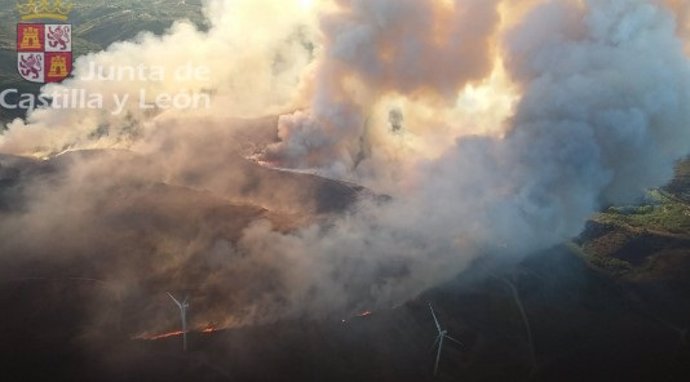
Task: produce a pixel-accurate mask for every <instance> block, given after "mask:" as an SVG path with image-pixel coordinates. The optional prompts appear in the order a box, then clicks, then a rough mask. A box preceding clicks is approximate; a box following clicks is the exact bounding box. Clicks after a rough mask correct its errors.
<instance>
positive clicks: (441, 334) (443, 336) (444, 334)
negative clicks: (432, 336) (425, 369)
mask: <svg viewBox="0 0 690 382" xmlns="http://www.w3.org/2000/svg"><path fill="white" fill-rule="evenodd" d="M429 310H431V316H432V317H434V323H435V324H436V329H437V330H438V335H437V336H436V341H434V345H433V346H436V345H438V351H437V352H436V363H434V376H436V375H438V364H439V362H440V361H441V351H443V341H444V340H449V341H453V342H455V343H456V344H458V345H460V346H463V347H464V346H465V345H463V343H462V342H460V341H458V340H456V339H455V338H453V337H451V336H449V335H448V330H446V329H442V328H441V324H440V323H439V322H438V318H437V317H436V313H435V312H434V308H433V307H432V306H431V303H429ZM432 349H433V347H432Z"/></svg>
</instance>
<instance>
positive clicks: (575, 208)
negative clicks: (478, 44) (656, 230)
mask: <svg viewBox="0 0 690 382" xmlns="http://www.w3.org/2000/svg"><path fill="white" fill-rule="evenodd" d="M676 27H677V26H676V24H675V22H674V18H673V16H672V14H670V13H669V12H667V10H666V9H664V8H661V7H659V6H657V5H655V4H654V3H652V2H649V1H643V0H636V1H627V0H604V1H588V2H577V1H572V2H571V1H557V2H548V3H546V4H544V5H540V6H538V7H537V8H535V10H534V11H533V12H531V13H530V14H529V15H528V16H527V17H526V18H525V19H524V20H523V21H522V22H521V23H519V24H518V26H517V27H516V28H515V29H513V30H511V31H509V32H508V33H507V34H506V36H505V39H504V44H503V52H504V53H503V59H504V61H505V63H506V66H507V69H508V72H509V73H510V75H511V76H512V78H513V79H514V80H515V81H516V83H517V85H518V86H519V87H520V88H521V91H522V97H521V100H520V102H519V104H518V105H517V108H516V112H515V115H514V116H513V117H512V118H511V119H510V121H509V132H508V133H507V134H506V136H505V137H503V138H493V137H465V138H460V139H459V140H458V142H457V144H456V145H455V147H454V148H453V149H451V150H449V151H448V152H446V153H445V154H444V155H443V156H442V157H441V158H440V159H439V160H437V161H431V162H427V163H425V164H420V166H419V170H418V173H416V174H414V175H412V177H413V179H414V181H413V183H414V187H413V189H412V191H411V192H409V193H406V194H404V195H401V196H400V197H399V198H398V199H397V200H395V201H393V202H392V203H391V204H390V205H388V206H384V207H380V208H377V209H375V212H374V213H372V212H368V213H360V214H359V215H355V216H354V217H351V218H350V219H349V220H347V221H346V222H345V223H341V225H336V227H335V228H334V229H332V230H331V231H328V232H327V233H325V234H324V235H323V236H319V235H316V236H313V237H311V238H310V239H309V240H301V241H298V242H299V243H300V250H299V251H301V252H304V253H309V254H310V255H309V256H314V257H313V258H318V254H322V253H329V254H332V255H333V257H332V258H329V260H328V261H326V264H328V263H329V262H334V263H338V260H337V259H348V258H349V259H350V260H349V263H351V264H353V263H354V264H358V265H357V268H356V269H357V270H359V271H358V272H356V271H355V270H351V275H350V277H349V278H346V281H343V280H339V279H332V280H323V279H319V278H315V279H314V280H312V281H313V282H317V285H320V287H319V288H317V289H318V290H324V291H325V290H333V289H336V290H337V292H334V295H337V296H341V297H343V296H351V295H353V294H354V293H355V292H354V289H356V288H352V285H362V284H364V285H366V284H367V282H366V280H367V278H368V277H373V280H379V281H380V280H385V282H384V286H381V285H379V284H374V285H377V286H379V287H380V288H378V289H372V290H369V291H368V292H369V293H370V294H371V295H370V297H374V299H375V300H379V302H381V301H388V300H389V299H390V300H393V301H395V300H397V299H404V298H406V297H409V296H412V295H414V294H415V293H418V292H420V291H421V290H422V289H423V288H424V287H428V286H430V285H433V284H434V283H435V282H438V281H440V280H443V279H444V278H447V277H451V276H452V275H453V274H456V273H457V272H459V271H461V270H462V268H463V267H464V266H465V265H466V263H467V261H468V259H470V258H472V257H473V256H476V255H478V253H477V251H478V250H482V251H483V252H494V253H503V254H506V255H512V256H515V255H520V256H522V255H525V254H528V253H531V252H533V251H537V250H541V249H545V248H548V247H550V246H553V245H557V244H559V243H562V242H563V241H566V240H569V239H570V238H572V237H573V236H575V235H577V234H578V233H579V232H580V231H581V230H582V227H583V226H584V223H585V221H586V220H587V219H588V217H589V216H590V215H591V214H592V213H594V212H595V211H597V210H598V209H600V208H601V207H603V206H605V205H607V204H609V203H625V202H631V201H634V200H635V198H637V197H639V196H641V195H642V194H643V193H644V191H645V190H647V189H648V188H650V187H656V186H661V185H663V184H665V183H666V182H668V181H669V180H670V179H671V177H672V175H673V167H674V164H675V162H676V161H677V160H679V159H681V158H683V157H684V156H686V155H687V154H688V152H690V109H689V108H688V107H687V105H688V104H690V93H689V92H690V66H689V62H688V58H687V57H686V56H685V54H684V51H683V43H682V41H681V40H680V39H679V38H678V36H677V34H676ZM374 67H376V66H375V65H374ZM345 120H348V119H345ZM312 127H314V126H312ZM317 128H318V126H317ZM324 131H325V132H326V134H328V133H329V132H330V130H329V129H325V130H318V131H317V132H316V133H315V134H316V135H317V136H321V134H324ZM335 136H336V137H341V136H340V135H338V133H335ZM346 142H347V140H346ZM318 150H319V149H318V148H317V154H318ZM309 154H310V153H309V152H307V153H305V155H304V157H305V158H311V157H310V155H309ZM262 236H263V235H262ZM249 237H251V235H250V236H249ZM302 239H305V237H302ZM272 240H275V241H277V242H280V241H281V239H280V238H273V239H272ZM305 243H308V244H305ZM309 243H311V244H309ZM324 243H330V245H328V246H327V247H324V245H325V244H324ZM333 243H337V244H333ZM310 246H314V247H316V248H310ZM343 248H346V250H345V249H343ZM262 249H265V248H263V247H262ZM339 249H341V250H339ZM340 251H345V252H347V253H340ZM353 257H354V258H356V259H359V260H358V261H355V260H352V258H353ZM361 263H366V264H368V265H367V266H362V265H361ZM317 264H318V262H317V263H313V262H310V263H309V265H308V268H309V269H314V267H317V268H318V267H319V266H318V265H317ZM338 264H339V266H338V267H336V268H334V269H330V270H328V266H325V269H324V272H323V273H321V274H342V273H347V271H348V269H349V268H348V266H347V265H343V264H341V263H338ZM391 264H394V266H393V268H395V267H398V268H399V269H403V270H404V271H400V272H398V273H395V272H392V273H389V274H388V276H386V277H382V276H381V274H386V269H389V270H390V268H389V266H391ZM296 269H299V267H297V268H296ZM372 269H374V270H375V271H373V272H371V273H370V274H368V275H366V276H363V275H365V273H364V272H362V270H372ZM298 273H300V274H302V273H301V272H298ZM376 275H378V276H376ZM360 277H361V278H360ZM353 279H356V280H358V281H359V282H357V283H355V282H352V280H353ZM312 281H307V283H309V282H312ZM372 282H373V281H372ZM320 283H325V285H321V284H320ZM348 286H349V287H348ZM348 288H349V289H348ZM293 290H299V288H295V289H293ZM365 294H366V293H365ZM326 295H328V294H326ZM377 297H383V298H381V299H378V298H377ZM343 300H344V299H342V300H338V299H335V300H333V301H343ZM310 301H316V300H315V299H311V300H310Z"/></svg>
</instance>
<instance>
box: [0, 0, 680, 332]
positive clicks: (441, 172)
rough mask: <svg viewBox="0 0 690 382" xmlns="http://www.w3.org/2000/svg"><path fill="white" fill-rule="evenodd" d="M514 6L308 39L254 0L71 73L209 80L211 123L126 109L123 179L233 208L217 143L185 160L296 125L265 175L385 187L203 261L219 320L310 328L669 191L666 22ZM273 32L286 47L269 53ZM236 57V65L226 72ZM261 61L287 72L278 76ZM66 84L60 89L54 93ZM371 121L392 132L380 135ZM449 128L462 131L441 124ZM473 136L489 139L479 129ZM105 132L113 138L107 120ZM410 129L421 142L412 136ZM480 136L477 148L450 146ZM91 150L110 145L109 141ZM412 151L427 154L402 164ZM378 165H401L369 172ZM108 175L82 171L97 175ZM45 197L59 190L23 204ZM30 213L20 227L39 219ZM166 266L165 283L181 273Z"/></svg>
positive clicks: (636, 5)
mask: <svg viewBox="0 0 690 382" xmlns="http://www.w3.org/2000/svg"><path fill="white" fill-rule="evenodd" d="M279 3H280V4H279ZM527 3H529V4H530V5H529V6H528V5H525V7H526V8H530V9H531V11H530V12H529V13H528V14H527V15H526V16H525V17H522V16H520V18H519V19H518V20H509V22H507V21H506V22H505V23H504V22H502V21H500V20H499V14H503V15H510V12H507V11H501V7H504V8H505V7H509V6H508V5H505V4H503V3H500V2H498V1H480V0H476V1H475V0H458V1H444V0H438V1H432V0H424V1H421V0H419V1H413V0H405V1H399V0H398V1H394V0H375V1H355V0H352V1H348V0H337V1H335V2H334V4H330V5H324V6H323V9H324V13H323V16H322V17H321V35H320V37H317V35H318V33H317V32H316V31H315V28H316V27H315V22H316V21H315V19H314V18H312V17H311V16H307V15H306V13H303V12H304V9H303V8H299V7H295V9H299V10H295V11H294V14H291V15H284V14H283V11H284V8H285V7H283V6H281V5H282V4H283V3H282V2H271V1H268V0H262V2H261V4H262V5H265V6H266V7H268V8H260V7H259V6H258V5H256V6H253V5H252V4H250V2H243V1H229V2H225V3H223V2H213V3H212V5H211V6H210V8H209V9H211V10H213V11H212V12H210V13H212V14H213V15H215V16H213V17H212V20H213V25H214V27H213V28H212V30H211V32H209V33H208V34H204V33H201V32H198V31H196V30H194V29H193V28H191V27H190V26H188V25H183V24H180V25H179V26H178V27H176V28H175V29H173V31H172V32H171V34H170V35H168V36H165V37H162V38H154V37H146V38H143V39H142V40H141V41H139V42H138V43H125V44H121V45H117V46H114V47H112V48H111V49H110V50H109V51H107V52H104V53H101V54H97V55H92V56H89V57H86V58H83V59H82V61H80V62H78V64H80V63H81V65H82V67H83V65H86V62H88V61H89V60H103V61H104V62H105V61H108V62H129V61H131V60H133V59H135V58H136V59H140V58H141V59H143V58H146V57H155V56H157V55H156V54H155V52H158V53H160V54H163V52H166V51H171V53H169V54H174V53H172V52H182V51H183V49H180V48H178V47H180V46H184V47H189V48H190V49H193V48H197V49H199V51H198V52H197V53H198V54H195V56H197V55H198V56H200V57H202V58H203V61H204V62H206V61H207V60H210V62H212V63H214V64H213V65H212V66H213V68H215V71H217V72H218V73H221V74H220V76H219V77H215V78H214V82H215V81H222V83H221V84H220V85H217V84H208V83H206V84H197V86H199V87H206V86H211V87H213V88H214V89H218V91H219V92H220V93H221V94H224V95H225V96H226V98H224V100H225V101H227V102H228V103H225V102H223V103H222V106H221V107H219V108H218V109H217V110H216V111H215V112H217V113H218V115H202V116H199V115H191V116H189V115H187V116H181V115H176V114H175V113H172V114H170V115H164V116H159V117H157V118H156V119H153V120H151V119H147V116H138V115H135V113H134V112H132V114H133V115H135V120H137V121H141V123H142V124H144V125H145V127H144V129H145V132H144V133H143V134H142V135H140V136H137V137H133V138H132V141H134V142H135V143H136V144H134V145H129V146H128V147H133V148H134V149H135V150H140V151H142V152H144V153H145V154H146V155H148V156H149V157H150V158H152V160H153V161H156V162H157V161H160V165H156V166H152V168H153V170H150V172H147V171H143V170H141V169H138V170H139V171H138V172H137V173H138V174H141V173H144V174H145V176H152V177H159V178H161V179H162V180H165V181H167V182H172V183H175V182H179V183H183V184H186V185H189V181H185V180H184V179H185V174H188V173H190V172H192V171H191V170H194V171H193V173H194V177H193V178H194V179H196V180H195V182H194V184H193V185H194V186H195V187H197V188H199V189H204V190H211V191H212V192H214V193H216V194H222V195H223V197H231V198H232V197H235V196H237V194H239V193H240V192H239V191H238V190H236V189H234V188H232V186H228V184H231V183H232V182H231V180H232V179H233V177H232V176H231V175H228V174H226V173H225V172H226V171H229V170H228V169H233V170H232V171H229V172H230V173H231V174H232V175H235V174H236V172H235V170H234V168H235V167H236V166H240V165H239V164H237V163H235V162H233V161H238V162H239V161H240V159H237V158H235V157H234V156H232V155H228V153H227V152H226V150H225V149H226V148H227V149H228V150H227V151H231V150H234V149H235V148H234V146H233V145H232V144H229V143H227V142H225V141H222V140H221V141H220V142H223V143H222V147H223V149H221V150H209V151H204V149H203V148H204V147H207V146H208V147H212V146H214V145H217V144H219V143H218V142H219V140H218V137H225V138H227V137H228V136H229V135H226V134H223V133H218V131H223V128H220V127H218V125H219V124H220V125H222V124H223V123H224V122H227V121H229V119H228V118H227V117H231V116H234V117H238V116H242V117H247V116H257V115H261V114H262V113H264V112H265V114H275V113H278V112H286V111H287V110H291V109H300V110H299V111H296V112H291V113H287V114H284V115H283V116H281V117H280V118H279V120H278V137H279V138H280V139H281V142H279V143H278V144H275V145H271V146H270V147H268V149H267V152H266V153H265V158H266V159H269V160H272V161H275V162H276V163H278V164H280V165H281V166H291V167H297V168H319V169H321V170H323V171H325V172H328V173H329V174H337V175H340V176H346V177H350V178H355V179H360V180H363V181H365V182H367V184H368V185H371V186H377V185H379V183H378V182H377V179H378V178H385V179H386V182H387V188H385V189H386V190H387V191H388V190H392V192H391V194H392V196H393V199H392V200H389V201H381V200H378V201H372V200H365V201H362V202H360V203H359V204H358V205H357V206H356V208H355V209H354V210H352V211H350V212H348V213H346V214H344V215H343V216H339V217H337V218H335V219H334V220H330V221H329V222H328V223H327V224H313V225H310V226H309V227H307V228H302V229H299V230H293V232H292V233H285V232H277V230H275V229H274V228H273V227H271V226H270V224H268V223H266V222H256V223H254V224H252V225H251V226H250V228H248V229H247V230H246V231H245V232H244V234H243V236H242V237H241V238H240V239H239V240H237V241H236V242H235V243H227V242H224V241H218V242H216V243H215V245H213V252H214V253H216V252H217V254H219V255H220V256H221V257H223V256H224V257H223V259H224V261H222V265H221V266H218V267H217V268H216V269H214V270H211V271H209V274H208V275H207V276H208V277H206V278H205V284H204V285H202V286H200V287H199V289H201V290H213V291H216V292H217V291H218V290H222V291H223V292H224V293H225V294H227V295H228V296H234V297H233V298H232V299H233V301H235V302H237V301H238V300H240V302H241V304H243V306H244V310H242V312H243V313H235V317H234V320H239V321H242V319H243V318H246V317H243V315H245V316H247V317H249V316H251V317H254V315H257V316H258V317H264V318H266V317H271V318H273V319H275V318H279V317H285V316H290V315H296V314H301V313H302V312H305V311H309V312H317V313H321V314H327V313H329V312H333V311H341V310H344V309H345V310H348V309H358V308H362V307H364V306H368V307H371V306H380V305H385V304H394V303H398V302H402V301H404V300H406V299H408V298H410V297H413V296H414V295H416V294H417V293H419V292H421V291H423V290H424V289H425V288H428V287H430V286H433V285H435V284H437V283H439V282H441V281H443V280H446V279H448V278H450V277H453V276H454V275H456V274H458V273H459V272H461V271H462V270H463V269H464V268H465V267H466V265H467V264H468V263H469V262H470V261H471V260H472V259H474V258H476V257H477V256H479V255H481V254H482V253H485V252H492V253H499V254H504V255H510V256H521V255H526V254H529V253H530V252H533V251H537V250H540V249H544V248H548V247H550V246H553V245H556V244H558V243H561V242H563V241H565V240H568V239H570V238H571V237H573V236H575V235H577V234H578V233H579V232H580V231H581V229H582V227H583V225H584V223H585V221H586V219H587V218H588V217H589V216H590V215H591V214H592V213H593V212H595V211H597V210H598V209H599V208H601V207H602V206H604V205H606V204H608V203H618V202H625V201H630V200H632V199H634V198H635V197H637V196H639V195H640V194H641V193H642V192H644V191H645V190H646V189H648V188H649V187H655V186H660V185H663V184H664V183H665V182H667V181H668V180H670V178H671V176H672V170H673V165H674V163H675V161H676V160H678V159H680V158H682V157H684V156H685V155H687V154H688V152H690V139H689V138H690V136H689V135H690V130H689V129H688V127H689V126H690V109H689V108H687V105H688V104H689V103H688V102H690V98H689V96H690V94H689V91H690V65H689V61H688V58H687V57H686V56H685V54H684V47H683V41H681V39H680V38H679V35H678V31H679V29H678V25H677V24H676V21H675V18H674V15H673V14H672V13H671V12H669V10H668V8H664V7H662V6H661V5H658V4H657V2H655V1H645V0H591V1H584V2H583V1H575V0H573V1H569V0H562V1H549V2H536V5H532V3H533V2H525V3H524V4H527ZM226 7H227V8H226ZM288 8H289V7H288ZM520 11H521V12H522V11H523V10H522V9H521V10H520ZM235 12H238V13H235ZM238 14H239V15H238ZM240 15H241V16H240ZM283 16H284V18H283ZM264 17H267V18H268V20H270V23H273V24H275V25H276V27H275V29H274V28H273V27H267V29H268V30H270V31H271V33H268V32H267V33H266V34H262V33H258V35H257V36H256V37H255V38H256V39H257V41H251V42H250V43H246V42H245V41H243V39H244V38H246V37H241V38H240V37H234V36H236V34H237V33H238V32H242V31H245V30H247V29H252V30H254V29H255V28H256V26H255V25H250V24H252V23H251V22H249V21H246V20H257V19H259V18H264ZM243 20H245V21H243ZM286 20H289V21H286ZM506 25H510V26H512V27H510V28H507V27H506ZM295 31H297V32H295ZM299 31H306V32H299ZM295 33H296V34H295ZM302 33H305V34H302ZM286 35H292V36H298V37H296V38H294V39H288V40H287V41H286V40H285V39H284V38H282V37H281V36H286ZM184 36H186V37H185V38H182V37H184ZM242 36H244V35H242ZM305 36H307V37H305ZM318 42H320V43H318ZM310 43H314V44H316V45H315V47H314V48H313V49H311V48H309V44H310ZM246 46H249V47H250V49H249V51H248V52H247V53H240V54H239V57H234V55H235V53H236V52H238V51H239V49H237V47H243V48H244V47H246ZM149 52H151V53H149ZM276 52H284V54H283V56H282V57H283V59H286V60H287V62H288V63H289V64H287V69H285V70H282V71H280V72H279V73H278V74H276V73H274V72H273V68H274V65H273V64H275V62H276V61H275V58H276V57H277V56H276ZM182 53H185V60H186V53H187V52H182ZM149 54H150V56H149ZM312 55H313V56H312ZM312 57H315V58H314V59H313V60H312ZM151 59H152V60H153V58H151ZM179 59H180V58H178V57H175V58H173V57H171V58H170V59H169V61H170V62H174V61H175V60H179ZM77 77H78V76H77ZM506 78H509V79H510V80H512V81H513V84H512V85H511V86H506V85H505V82H507V80H506ZM245 80H246V82H245ZM236 81H239V85H229V84H234V83H236ZM497 84H498V85H497ZM81 85H82V84H81V83H80V82H79V79H78V78H77V79H75V80H73V81H68V82H66V83H65V85H63V86H81ZM494 85H495V86H496V88H492V86H494ZM113 86H115V85H113ZM118 86H120V85H118ZM122 86H127V85H126V84H125V85H122ZM170 86H175V85H174V84H171V85H170ZM514 89H517V90H515V91H516V92H518V93H519V97H518V98H519V100H518V102H517V103H516V104H515V105H513V104H512V101H511V100H512V99H513V97H512V96H506V98H505V99H504V100H501V101H496V100H495V99H493V100H492V101H487V104H488V105H499V104H500V105H507V106H505V107H503V108H501V110H500V111H499V112H498V114H499V115H501V116H504V117H505V116H506V115H508V114H510V112H512V115H509V118H508V117H506V118H504V120H502V121H498V122H496V121H492V120H491V119H490V118H485V115H486V114H490V113H491V110H490V109H489V110H482V111H481V112H477V113H476V114H472V113H473V111H467V113H466V114H471V116H469V117H468V116H467V115H463V116H462V117H460V118H458V119H457V120H455V119H448V118H445V117H448V116H453V115H458V114H462V113H463V110H466V109H465V108H466V107H467V106H466V104H465V101H467V97H469V95H472V94H475V95H476V94H485V95H486V94H488V95H489V97H493V98H495V97H494V96H495V94H496V93H501V91H502V90H506V91H508V92H512V91H513V90H514ZM111 90H112V91H122V90H123V89H121V88H113V89H111ZM498 98H500V97H498ZM478 99H479V100H481V97H477V98H476V99H474V101H477V100H478ZM305 100H306V102H305ZM231 101H232V102H231ZM235 101H236V102H238V104H234V102H235ZM237 105H240V106H237ZM399 105H403V106H405V107H399ZM458 105H459V106H458ZM434 107H438V110H439V112H438V114H437V115H435V113H434V110H435V109H434ZM226 109H227V110H226ZM391 110H395V111H394V112H393V113H391ZM424 110H426V112H424ZM429 110H431V111H429ZM449 110H450V111H449ZM506 110H507V111H506ZM429 114H430V115H431V116H430V115H429ZM219 116H220V117H219ZM389 116H394V117H395V118H392V119H394V120H395V121H398V122H403V130H405V132H403V133H401V134H391V133H389V131H390V123H391V121H390V120H389ZM99 118H101V116H98V115H85V116H82V115H73V114H69V113H67V112H62V111H53V110H43V111H41V112H38V113H36V114H35V115H32V116H31V117H30V118H29V121H28V125H29V126H25V125H26V124H27V123H25V122H15V123H14V124H13V125H12V126H11V129H10V131H9V132H8V133H7V134H6V135H5V136H4V137H3V138H2V141H0V147H1V148H2V150H3V151H13V152H27V151H29V152H31V151H32V150H34V149H35V147H34V146H47V145H57V146H58V147H80V146H83V143H84V142H85V141H89V140H92V139H91V138H89V134H86V133H88V132H89V131H91V130H92V129H94V128H95V127H97V125H98V124H99V123H102V122H103V121H102V120H101V119H99ZM444 118H445V120H443V121H439V119H444ZM467 121H472V123H476V124H477V125H478V126H469V127H467V126H458V127H453V126H454V125H456V124H459V125H462V124H463V123H465V122H467ZM486 121H492V122H493V123H497V124H501V126H500V127H494V126H488V127H487V126H483V125H482V124H483V123H486ZM109 123H111V124H110V125H109V126H111V128H115V129H116V127H115V126H118V123H122V121H115V122H112V121H111V122H109ZM424 123H430V124H432V126H417V125H419V124H424ZM180 124H182V125H187V126H184V127H180V126H179V125H180ZM193 124H203V125H204V126H213V128H212V129H209V130H203V129H202V128H199V129H195V128H193V127H194V126H192V125H193ZM229 125H230V127H228V128H227V129H229V130H232V129H233V128H234V127H233V126H234V124H233V123H229ZM448 126H451V127H448ZM166 128H167V129H168V130H166ZM435 128H438V129H440V130H441V131H443V132H444V134H442V135H435V134H433V133H429V134H430V136H432V137H433V139H428V138H427V137H426V136H421V137H419V138H418V140H419V141H422V143H418V142H416V141H415V139H417V138H415V137H414V136H411V134H410V133H409V132H408V130H409V131H411V132H418V133H419V134H420V135H421V134H424V133H426V132H429V131H433V130H434V129H435ZM370 129H373V130H376V132H372V131H369V130H370ZM382 131H383V132H385V134H384V135H382V133H381V132H382ZM486 131H491V132H494V133H490V134H482V135H469V134H467V132H480V133H483V132H486ZM497 131H498V132H500V134H497V133H495V132H497ZM446 132H447V134H446ZM459 132H464V133H459ZM377 134H378V139H379V140H378V141H377V140H376V139H375V138H376V137H377ZM115 135H116V136H118V134H115ZM439 136H440V137H442V139H438V137H439ZM372 137H373V138H372ZM106 141H107V142H108V144H109V145H110V144H112V137H110V138H109V139H108V140H106ZM377 142H379V143H382V146H381V147H377V146H376V145H374V143H377ZM429 142H434V143H435V145H433V147H434V152H433V153H428V152H426V151H428V150H424V149H419V147H422V148H426V147H429ZM417 144H419V146H416V145H417ZM395 145H399V147H398V148H395V149H391V147H392V146H395ZM92 147H93V146H92ZM379 150H380V151H382V152H388V151H392V152H398V153H410V156H409V157H400V156H395V155H392V156H386V158H385V160H378V159H377V155H379V154H378V152H379ZM200 151H204V152H200ZM229 159H230V160H229ZM116 165H117V163H109V164H104V165H103V168H102V169H101V171H103V173H104V174H106V175H107V174H108V172H107V169H109V168H110V166H116ZM161 168H162V169H161ZM401 169H402V170H401ZM123 172H124V173H127V171H126V170H124V171H123ZM77 173H78V172H77ZM391 174H394V175H391ZM103 176H105V175H103ZM185 182H187V183H185ZM391 184H392V185H393V186H391ZM273 186H274V185H267V186H264V187H266V188H272V187H273ZM84 187H85V188H89V187H88V186H87V185H84ZM297 189H298V187H295V188H294V189H291V191H295V192H296V190H297ZM96 190H97V191H102V190H100V189H98V188H97V189H96ZM378 190H379V189H376V190H375V191H378ZM74 191H78V190H74ZM67 194H71V193H67ZM54 195H58V197H59V196H60V195H63V196H64V193H55V194H49V195H43V196H42V197H44V198H54V197H56V196H54ZM262 200H267V199H262ZM53 202H55V201H53ZM58 202H59V200H58ZM46 204H47V205H55V204H53V203H46ZM58 205H59V204H58ZM40 206H41V204H37V205H36V207H35V208H34V209H33V210H32V212H31V213H33V214H36V216H39V217H40V216H41V214H42V213H43V211H41V210H40ZM268 207H269V208H270V207H273V206H268ZM49 231H50V230H44V231H41V232H43V233H45V232H49ZM156 260H161V259H160V257H157V258H156ZM169 261H170V262H171V264H169V267H173V265H174V264H178V265H179V264H180V263H182V261H181V260H180V259H179V258H176V259H174V260H169ZM237 274H242V275H245V276H244V277H243V278H241V282H239V281H237V280H236V279H234V278H233V277H229V275H237ZM246 275H252V276H254V277H248V276H246ZM256 291H261V293H259V292H256ZM250 292H251V293H250ZM257 294H259V295H260V297H257ZM239 296H241V297H239ZM249 296H251V298H250V297H249ZM226 313H227V312H226ZM238 316H239V317H240V318H238ZM234 322H236V321H234Z"/></svg>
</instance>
